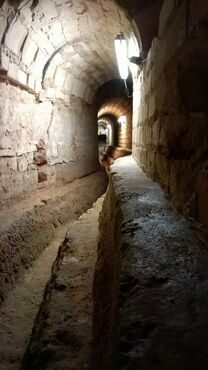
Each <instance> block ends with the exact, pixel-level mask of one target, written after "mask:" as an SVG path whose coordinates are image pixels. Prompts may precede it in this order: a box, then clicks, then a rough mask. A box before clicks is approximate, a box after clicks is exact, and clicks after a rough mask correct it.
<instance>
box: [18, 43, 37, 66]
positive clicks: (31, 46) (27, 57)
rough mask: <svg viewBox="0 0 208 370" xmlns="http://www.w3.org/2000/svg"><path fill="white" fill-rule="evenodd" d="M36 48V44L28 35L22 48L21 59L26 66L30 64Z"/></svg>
mask: <svg viewBox="0 0 208 370" xmlns="http://www.w3.org/2000/svg"><path fill="white" fill-rule="evenodd" d="M37 50H38V46H37V44H36V43H35V42H34V41H33V40H32V39H31V38H30V37H29V36H28V37H27V39H26V41H25V44H24V48H23V50H22V61H23V63H24V64H26V66H28V67H29V66H30V65H31V63H32V62H33V60H34V58H35V54H36V52H37Z"/></svg>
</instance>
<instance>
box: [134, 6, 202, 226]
mask: <svg viewBox="0 0 208 370" xmlns="http://www.w3.org/2000/svg"><path fill="white" fill-rule="evenodd" d="M207 28H208V5H207V2H206V1H203V0H201V1H199V2H197V4H196V2H195V1H173V0H171V1H170V0H165V1H164V4H163V7H162V9H161V14H160V25H159V36H158V38H155V39H154V40H153V42H152V47H151V49H150V51H149V53H148V56H147V59H146V62H145V64H144V67H143V69H142V71H141V72H140V74H139V76H138V78H137V79H136V80H134V102H133V156H134V158H135V159H136V160H137V161H138V162H139V164H140V165H141V166H142V167H143V169H144V170H145V171H146V172H147V173H148V174H149V175H150V176H151V177H152V178H153V179H154V180H156V181H159V183H160V184H161V185H162V187H163V188H165V189H166V190H167V191H168V193H169V194H170V196H171V198H172V200H173V202H174V204H175V206H176V207H177V209H178V210H179V211H180V212H184V213H185V214H186V215H187V216H189V217H193V218H195V219H196V220H197V221H199V222H200V223H203V224H206V225H207V224H208V210H207V204H208V170H207V167H208V162H207V153H208V105H207V96H208V83H207V81H208V80H207V76H208V68H207V58H208V39H207Z"/></svg>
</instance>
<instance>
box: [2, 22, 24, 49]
mask: <svg viewBox="0 0 208 370" xmlns="http://www.w3.org/2000/svg"><path fill="white" fill-rule="evenodd" d="M27 33H28V31H27V29H26V28H25V26H23V24H22V23H21V21H20V19H19V18H16V19H15V20H14V21H13V23H12V24H11V25H10V27H9V29H8V31H7V33H6V37H5V45H6V46H7V47H8V48H9V49H10V50H11V51H12V52H13V53H15V54H16V55H18V54H19V52H20V49H21V46H22V44H23V42H24V39H25V37H26V35H27Z"/></svg>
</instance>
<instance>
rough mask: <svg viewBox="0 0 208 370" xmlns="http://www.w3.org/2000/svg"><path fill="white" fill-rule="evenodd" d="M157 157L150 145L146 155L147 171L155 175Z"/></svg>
mask: <svg viewBox="0 0 208 370" xmlns="http://www.w3.org/2000/svg"><path fill="white" fill-rule="evenodd" d="M155 158H156V153H155V152H154V151H153V150H151V148H150V147H149V148H148V150H147V156H146V160H147V162H146V170H147V172H148V173H149V174H150V175H151V176H152V177H154V172H155Z"/></svg>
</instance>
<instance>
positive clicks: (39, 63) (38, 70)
mask: <svg viewBox="0 0 208 370" xmlns="http://www.w3.org/2000/svg"><path fill="white" fill-rule="evenodd" d="M47 61H48V56H47V55H46V54H45V53H43V52H42V51H41V50H39V51H38V53H37V55H36V58H35V65H34V71H33V73H34V75H35V76H36V77H39V76H41V75H42V72H43V68H44V66H45V64H46V63H47Z"/></svg>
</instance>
